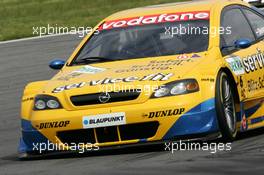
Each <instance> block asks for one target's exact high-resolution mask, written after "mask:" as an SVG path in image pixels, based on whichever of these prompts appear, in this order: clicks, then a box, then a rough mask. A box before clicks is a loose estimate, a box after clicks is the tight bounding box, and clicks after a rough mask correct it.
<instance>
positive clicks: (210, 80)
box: [201, 78, 215, 83]
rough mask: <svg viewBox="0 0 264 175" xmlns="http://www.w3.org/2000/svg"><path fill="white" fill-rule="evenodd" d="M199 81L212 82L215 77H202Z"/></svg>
mask: <svg viewBox="0 0 264 175" xmlns="http://www.w3.org/2000/svg"><path fill="white" fill-rule="evenodd" d="M201 81H206V82H212V83H213V82H214V81H215V79H214V78H202V79H201Z"/></svg>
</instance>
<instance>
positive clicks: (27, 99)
mask: <svg viewBox="0 0 264 175" xmlns="http://www.w3.org/2000/svg"><path fill="white" fill-rule="evenodd" d="M32 100H34V98H33V97H30V98H24V99H22V102H27V101H32Z"/></svg>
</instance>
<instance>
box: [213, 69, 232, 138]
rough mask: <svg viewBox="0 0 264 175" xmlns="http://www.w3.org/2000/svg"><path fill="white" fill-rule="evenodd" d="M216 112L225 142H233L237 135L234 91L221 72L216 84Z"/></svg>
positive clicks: (228, 80)
mask: <svg viewBox="0 0 264 175" xmlns="http://www.w3.org/2000/svg"><path fill="white" fill-rule="evenodd" d="M216 112H217V118H218V124H219V128H220V131H221V133H222V138H223V140H224V141H233V140H234V139H235V138H236V135H237V127H236V123H237V118H236V107H235V98H234V89H233V88H232V85H231V81H230V79H229V78H228V76H227V74H226V73H225V72H220V73H219V74H218V77H217V83H216Z"/></svg>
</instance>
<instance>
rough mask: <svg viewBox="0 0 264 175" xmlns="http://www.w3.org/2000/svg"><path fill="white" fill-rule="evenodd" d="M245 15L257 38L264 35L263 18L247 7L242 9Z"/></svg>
mask: <svg viewBox="0 0 264 175" xmlns="http://www.w3.org/2000/svg"><path fill="white" fill-rule="evenodd" d="M243 12H244V13H245V15H246V16H247V18H248V20H249V22H250V24H251V26H252V28H253V30H254V32H255V33H256V36H257V37H258V38H260V37H262V36H264V18H263V17H261V16H259V15H258V14H256V13H254V12H252V11H251V10H248V9H243Z"/></svg>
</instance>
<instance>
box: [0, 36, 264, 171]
mask: <svg viewBox="0 0 264 175" xmlns="http://www.w3.org/2000/svg"><path fill="white" fill-rule="evenodd" d="M79 40H80V39H79V38H78V37H76V36H70V35H67V36H59V37H58V36H57V37H50V38H44V39H36V40H29V41H20V42H14V43H7V44H0V117H1V118H0V174H1V175H2V174H3V175H6V174H25V175H28V174H36V175H41V174H94V175H97V174H106V175H116V174H122V175H124V174H152V175H156V174H157V175H160V174H181V175H182V174H201V175H206V174H240V175H242V174H264V129H258V130H256V131H253V132H249V133H247V134H241V135H240V136H239V138H238V140H236V141H235V142H233V143H232V150H231V151H224V152H217V153H216V154H212V153H210V151H176V152H174V154H172V153H171V152H169V151H164V148H165V146H164V145H159V146H147V147H144V148H133V149H122V150H114V151H113V150H111V151H104V152H98V153H93V154H85V155H65V156H60V157H49V158H45V159H40V160H32V161H20V160H18V159H17V145H18V140H19V137H20V115H19V113H20V98H21V95H22V90H23V88H24V86H25V85H26V84H27V83H28V82H31V81H37V80H43V79H49V78H51V77H52V76H53V75H54V74H55V73H56V72H55V71H52V70H51V69H49V68H48V62H49V61H50V60H51V59H53V58H67V57H68V56H69V55H70V53H71V52H72V51H73V49H74V48H75V47H76V45H77V44H78V42H79Z"/></svg>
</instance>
